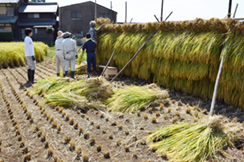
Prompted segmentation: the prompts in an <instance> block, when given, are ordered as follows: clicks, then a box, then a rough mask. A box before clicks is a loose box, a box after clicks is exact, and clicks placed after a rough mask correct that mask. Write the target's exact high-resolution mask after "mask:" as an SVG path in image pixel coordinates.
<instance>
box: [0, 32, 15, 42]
mask: <svg viewBox="0 0 244 162" xmlns="http://www.w3.org/2000/svg"><path fill="white" fill-rule="evenodd" d="M13 40H14V37H13V32H0V42H9V41H13Z"/></svg>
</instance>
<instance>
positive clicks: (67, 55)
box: [62, 32, 78, 78]
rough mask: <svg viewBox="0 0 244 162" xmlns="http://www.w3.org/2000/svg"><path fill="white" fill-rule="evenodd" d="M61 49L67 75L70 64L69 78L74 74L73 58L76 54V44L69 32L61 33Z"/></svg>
mask: <svg viewBox="0 0 244 162" xmlns="http://www.w3.org/2000/svg"><path fill="white" fill-rule="evenodd" d="M63 38H64V40H63V42H62V50H63V56H64V60H65V76H67V75H68V71H69V65H71V74H70V76H71V78H74V76H75V59H76V58H77V57H78V56H77V46H76V43H75V41H74V40H73V39H72V38H71V33H70V32H65V33H64V34H63Z"/></svg>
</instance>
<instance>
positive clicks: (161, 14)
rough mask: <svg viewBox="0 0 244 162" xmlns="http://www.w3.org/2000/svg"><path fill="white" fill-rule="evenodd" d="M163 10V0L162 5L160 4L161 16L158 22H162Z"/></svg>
mask: <svg viewBox="0 0 244 162" xmlns="http://www.w3.org/2000/svg"><path fill="white" fill-rule="evenodd" d="M163 10H164V0H162V4H161V16H160V21H163Z"/></svg>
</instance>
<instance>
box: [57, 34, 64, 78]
mask: <svg viewBox="0 0 244 162" xmlns="http://www.w3.org/2000/svg"><path fill="white" fill-rule="evenodd" d="M57 34H58V37H57V39H56V41H55V59H56V72H57V76H59V75H60V64H61V67H62V70H63V74H64V76H65V61H64V55H63V51H62V41H63V40H64V38H63V36H62V35H63V32H62V31H58V33H57Z"/></svg>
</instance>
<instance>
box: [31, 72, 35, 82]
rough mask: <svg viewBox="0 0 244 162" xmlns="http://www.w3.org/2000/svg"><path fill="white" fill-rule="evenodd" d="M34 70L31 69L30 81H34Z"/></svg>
mask: <svg viewBox="0 0 244 162" xmlns="http://www.w3.org/2000/svg"><path fill="white" fill-rule="evenodd" d="M34 76H35V70H31V82H32V83H36V80H35V79H34V78H35V77H34Z"/></svg>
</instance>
